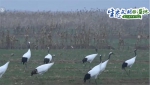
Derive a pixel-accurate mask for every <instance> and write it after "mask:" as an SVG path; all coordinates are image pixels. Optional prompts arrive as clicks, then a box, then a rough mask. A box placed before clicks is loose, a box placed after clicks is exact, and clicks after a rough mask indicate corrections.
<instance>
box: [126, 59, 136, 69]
mask: <svg viewBox="0 0 150 85" xmlns="http://www.w3.org/2000/svg"><path fill="white" fill-rule="evenodd" d="M135 59H136V57H133V58H131V59H128V60H126V61H125V63H128V64H127V67H132V65H133V64H134V62H135Z"/></svg>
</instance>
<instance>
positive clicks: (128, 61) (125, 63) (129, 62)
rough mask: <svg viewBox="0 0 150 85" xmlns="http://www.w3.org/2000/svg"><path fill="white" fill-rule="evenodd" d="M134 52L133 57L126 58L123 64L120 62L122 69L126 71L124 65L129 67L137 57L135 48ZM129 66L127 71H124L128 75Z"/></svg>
mask: <svg viewBox="0 0 150 85" xmlns="http://www.w3.org/2000/svg"><path fill="white" fill-rule="evenodd" d="M134 54H135V56H134V57H133V58H131V59H128V60H126V61H124V62H123V64H122V69H123V70H125V71H126V69H125V68H126V67H130V68H131V67H132V65H133V64H134V62H135V59H136V57H137V55H136V49H135V50H134ZM130 68H129V73H127V71H126V73H127V75H128V76H130Z"/></svg>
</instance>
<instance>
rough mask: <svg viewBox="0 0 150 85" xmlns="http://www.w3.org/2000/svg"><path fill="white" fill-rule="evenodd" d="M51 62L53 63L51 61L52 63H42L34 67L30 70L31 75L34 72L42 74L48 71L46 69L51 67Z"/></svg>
mask: <svg viewBox="0 0 150 85" xmlns="http://www.w3.org/2000/svg"><path fill="white" fill-rule="evenodd" d="M53 64H54V62H53V63H48V64H43V65H40V66H38V67H37V68H36V69H34V70H33V71H32V72H31V76H33V75H34V74H40V75H43V74H44V73H45V72H47V71H48V69H50V68H51V66H52V65H53Z"/></svg>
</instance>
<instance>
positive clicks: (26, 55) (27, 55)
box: [22, 49, 31, 60]
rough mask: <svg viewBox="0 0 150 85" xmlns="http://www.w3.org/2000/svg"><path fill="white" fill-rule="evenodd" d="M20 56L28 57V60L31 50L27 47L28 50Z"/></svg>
mask: <svg viewBox="0 0 150 85" xmlns="http://www.w3.org/2000/svg"><path fill="white" fill-rule="evenodd" d="M22 57H25V58H28V60H29V59H30V57H31V50H30V49H28V51H27V52H26V53H25V54H24V55H23V56H22Z"/></svg>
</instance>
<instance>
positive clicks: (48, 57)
mask: <svg viewBox="0 0 150 85" xmlns="http://www.w3.org/2000/svg"><path fill="white" fill-rule="evenodd" d="M54 56H55V55H54ZM54 56H52V55H51V54H50V53H49V47H48V54H47V55H46V56H45V58H44V64H47V63H49V62H51V61H52V58H53V57H54Z"/></svg>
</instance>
